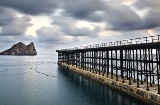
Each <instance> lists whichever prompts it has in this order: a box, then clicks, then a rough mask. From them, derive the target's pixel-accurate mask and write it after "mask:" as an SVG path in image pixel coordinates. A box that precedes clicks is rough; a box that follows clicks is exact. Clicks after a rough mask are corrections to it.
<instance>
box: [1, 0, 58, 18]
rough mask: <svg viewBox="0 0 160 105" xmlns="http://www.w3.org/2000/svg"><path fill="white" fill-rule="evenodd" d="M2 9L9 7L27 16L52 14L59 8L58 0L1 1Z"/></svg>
mask: <svg viewBox="0 0 160 105" xmlns="http://www.w3.org/2000/svg"><path fill="white" fill-rule="evenodd" d="M0 6H1V7H8V8H12V9H15V10H17V11H21V12H23V13H26V14H31V15H38V14H41V13H51V12H53V10H54V9H55V8H57V2H56V0H11V1H8V0H1V1H0Z"/></svg>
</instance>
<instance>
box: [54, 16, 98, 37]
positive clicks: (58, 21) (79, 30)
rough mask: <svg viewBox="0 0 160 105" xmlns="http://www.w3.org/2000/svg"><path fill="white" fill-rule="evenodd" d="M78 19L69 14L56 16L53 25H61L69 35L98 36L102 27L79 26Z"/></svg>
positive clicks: (63, 30) (62, 29)
mask: <svg viewBox="0 0 160 105" xmlns="http://www.w3.org/2000/svg"><path fill="white" fill-rule="evenodd" d="M77 22H78V21H77V20H76V19H75V18H72V17H69V16H63V15H62V16H55V17H54V21H53V25H57V26H59V27H60V29H61V31H62V32H64V33H65V34H66V35H69V36H88V37H95V36H97V34H98V32H99V31H100V28H99V27H98V26H97V27H96V26H94V29H90V28H89V27H87V26H86V27H85V26H83V27H78V26H77Z"/></svg>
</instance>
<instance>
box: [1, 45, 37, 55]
mask: <svg viewBox="0 0 160 105" xmlns="http://www.w3.org/2000/svg"><path fill="white" fill-rule="evenodd" d="M0 55H27V56H30V55H37V52H36V49H35V46H34V43H33V42H31V43H30V44H29V45H25V44H24V43H22V42H19V43H17V44H14V45H13V46H12V47H11V48H9V49H8V50H5V51H3V52H0Z"/></svg>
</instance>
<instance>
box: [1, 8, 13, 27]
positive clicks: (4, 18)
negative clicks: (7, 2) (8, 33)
mask: <svg viewBox="0 0 160 105" xmlns="http://www.w3.org/2000/svg"><path fill="white" fill-rule="evenodd" d="M13 18H14V14H13V13H12V12H11V11H9V10H7V9H3V8H1V7H0V26H4V25H7V24H8V23H10V22H11V21H12V20H13Z"/></svg>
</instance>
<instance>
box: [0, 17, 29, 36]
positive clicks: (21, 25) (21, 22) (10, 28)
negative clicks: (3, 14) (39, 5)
mask: <svg viewBox="0 0 160 105" xmlns="http://www.w3.org/2000/svg"><path fill="white" fill-rule="evenodd" d="M29 21H30V17H28V16H23V17H14V19H13V20H12V21H11V22H10V23H8V24H7V25H5V26H2V30H1V33H0V35H1V36H15V35H24V33H25V31H26V28H27V27H28V26H30V25H31V24H30V23H29Z"/></svg>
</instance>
